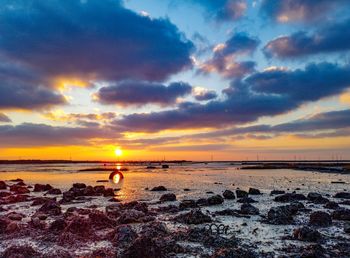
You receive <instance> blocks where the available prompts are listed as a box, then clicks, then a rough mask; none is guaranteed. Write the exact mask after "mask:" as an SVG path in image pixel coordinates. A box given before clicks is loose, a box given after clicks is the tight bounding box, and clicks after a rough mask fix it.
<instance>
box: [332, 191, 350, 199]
mask: <svg viewBox="0 0 350 258" xmlns="http://www.w3.org/2000/svg"><path fill="white" fill-rule="evenodd" d="M334 198H339V199H350V193H349V192H340V193H336V194H335V195H334Z"/></svg>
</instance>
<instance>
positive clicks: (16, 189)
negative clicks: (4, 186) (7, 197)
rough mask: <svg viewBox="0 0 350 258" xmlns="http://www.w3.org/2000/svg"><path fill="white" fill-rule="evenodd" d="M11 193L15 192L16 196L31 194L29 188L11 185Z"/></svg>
mask: <svg viewBox="0 0 350 258" xmlns="http://www.w3.org/2000/svg"><path fill="white" fill-rule="evenodd" d="M10 191H11V192H15V193H16V194H26V193H29V192H30V191H29V190H28V188H27V187H25V186H20V185H11V186H10Z"/></svg>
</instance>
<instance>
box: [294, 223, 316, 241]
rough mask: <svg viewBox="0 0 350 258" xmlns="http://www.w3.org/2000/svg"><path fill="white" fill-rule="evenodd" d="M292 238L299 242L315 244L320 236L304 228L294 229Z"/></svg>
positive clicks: (312, 230) (314, 231)
mask: <svg viewBox="0 0 350 258" xmlns="http://www.w3.org/2000/svg"><path fill="white" fill-rule="evenodd" d="M293 238H294V239H297V240H300V241H307V242H317V241H319V240H320V239H321V238H322V236H321V234H320V232H318V231H317V230H315V229H312V228H309V227H305V226H304V227H301V228H297V229H294V231H293Z"/></svg>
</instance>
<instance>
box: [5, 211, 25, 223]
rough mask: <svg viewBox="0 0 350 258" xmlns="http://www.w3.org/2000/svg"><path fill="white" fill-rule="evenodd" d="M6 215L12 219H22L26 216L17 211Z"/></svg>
mask: <svg viewBox="0 0 350 258" xmlns="http://www.w3.org/2000/svg"><path fill="white" fill-rule="evenodd" d="M6 217H7V218H9V219H10V220H16V221H21V220H22V219H23V218H25V217H26V216H25V215H23V214H20V213H17V212H10V213H8V214H7V215H6Z"/></svg>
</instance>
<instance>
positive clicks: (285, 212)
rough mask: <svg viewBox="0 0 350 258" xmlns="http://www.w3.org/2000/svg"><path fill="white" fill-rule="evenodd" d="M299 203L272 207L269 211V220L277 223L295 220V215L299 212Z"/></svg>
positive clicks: (282, 223) (286, 223) (290, 222)
mask: <svg viewBox="0 0 350 258" xmlns="http://www.w3.org/2000/svg"><path fill="white" fill-rule="evenodd" d="M298 209H299V208H298V206H297V205H285V206H277V207H272V208H271V209H270V210H269V211H268V213H267V219H268V222H269V223H271V224H275V225H288V224H292V223H293V222H294V217H293V216H294V215H295V214H297V212H298Z"/></svg>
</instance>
